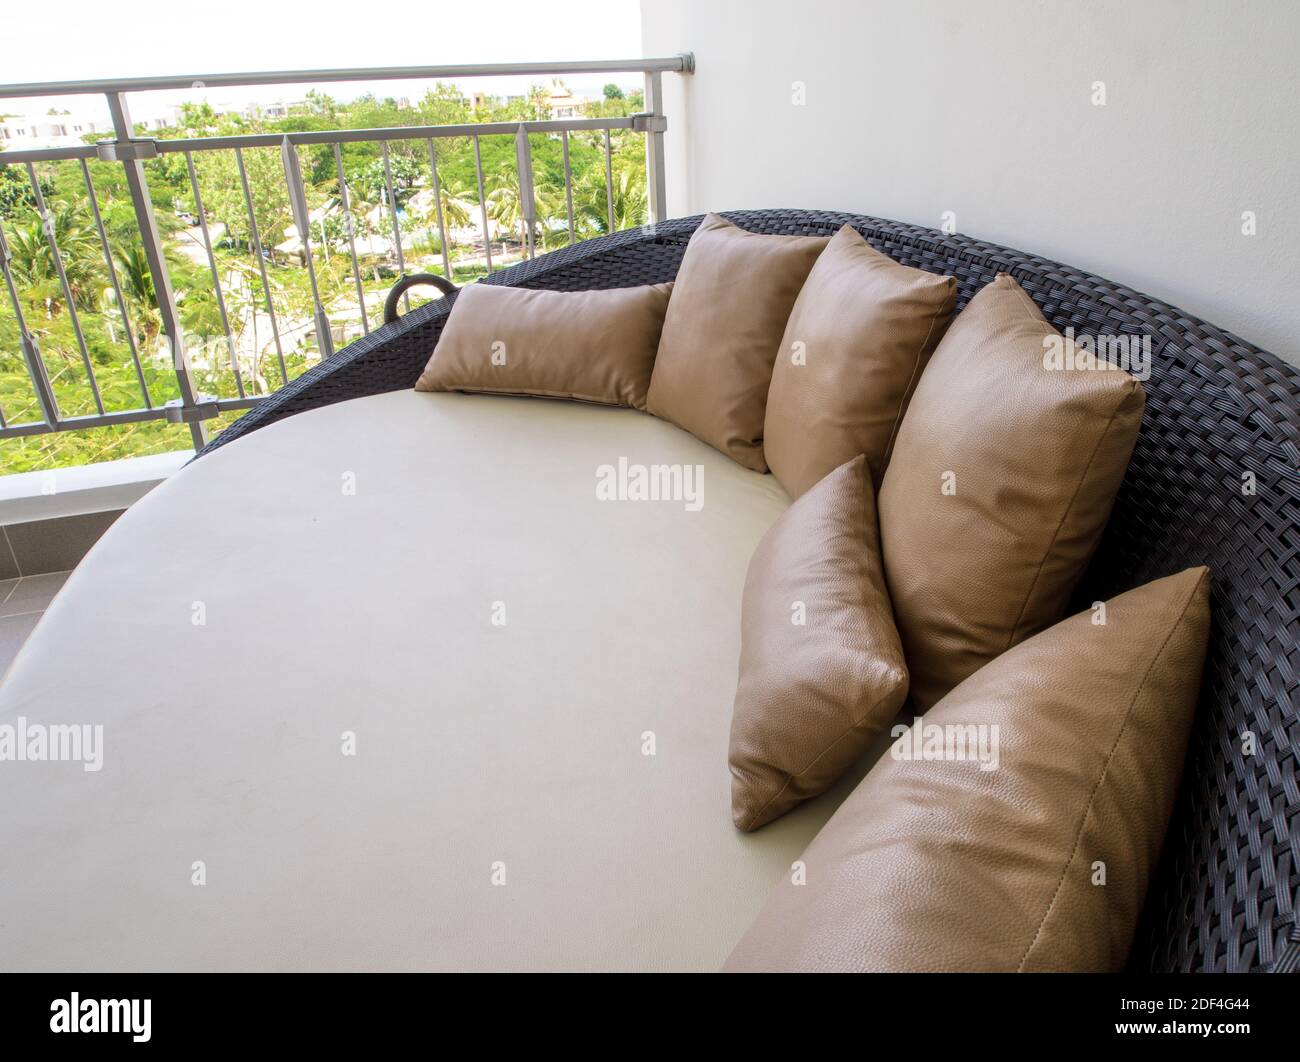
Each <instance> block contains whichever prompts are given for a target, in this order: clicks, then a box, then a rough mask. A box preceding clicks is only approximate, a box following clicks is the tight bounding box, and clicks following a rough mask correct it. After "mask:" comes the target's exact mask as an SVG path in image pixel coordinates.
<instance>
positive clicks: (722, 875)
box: [0, 392, 860, 970]
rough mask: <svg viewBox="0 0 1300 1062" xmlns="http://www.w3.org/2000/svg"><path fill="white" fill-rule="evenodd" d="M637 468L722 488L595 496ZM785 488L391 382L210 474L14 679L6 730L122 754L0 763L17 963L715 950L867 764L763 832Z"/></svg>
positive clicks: (559, 408)
mask: <svg viewBox="0 0 1300 1062" xmlns="http://www.w3.org/2000/svg"><path fill="white" fill-rule="evenodd" d="M620 457H626V458H627V459H628V461H629V462H631V463H642V464H653V463H684V464H689V465H703V466H704V469H705V472H704V505H703V508H702V509H700V511H698V512H690V511H687V508H686V506H685V505H684V504H683V503H681V502H633V501H623V502H617V501H614V502H611V501H599V500H597V497H596V489H595V488H596V475H597V474H596V469H597V466H599V465H602V464H612V465H616V464H617V463H618V460H619V458H620ZM349 474H351V477H352V478H353V479H354V482H355V493H354V494H349V493H345V490H344V485H345V482H347V481H348V479H349ZM788 504H789V499H788V498H787V496H786V495H785V493H784V492H783V491H782V490H781V488H780V487H779V486H778V485H777V484H776V483H775V481H774V480H773V479H772V477H770V476H761V475H757V474H755V473H753V472H749V471H747V470H745V469H743V468H741V467H740V466H739V465H736V464H735V463H734V462H732V461H730V460H728V459H727V458H726V457H724V456H722V455H721V454H719V453H717V452H715V451H714V450H712V449H711V448H709V447H707V446H705V445H704V444H702V443H700V442H698V441H697V440H695V439H694V438H692V437H691V436H690V435H688V434H686V433H685V432H682V431H680V430H678V429H677V428H675V427H673V426H671V425H669V424H666V423H664V422H662V421H659V420H656V419H654V418H652V417H649V416H646V415H644V414H641V413H637V412H633V411H630V410H613V409H602V408H597V407H592V406H584V405H579V404H575V403H565V402H550V401H544V400H535V399H511V398H495V397H487V396H463V395H432V394H416V393H414V392H395V393H392V394H386V395H381V396H377V397H372V398H364V399H358V400H355V401H351V402H345V403H341V404H339V405H335V406H331V407H328V408H326V409H322V410H317V411H314V412H311V413H307V414H303V415H300V416H297V417H293V418H290V419H289V420H286V421H283V422H281V423H279V424H276V425H273V426H271V427H269V428H265V429H263V430H261V431H258V432H256V433H254V434H252V435H250V436H249V437H247V438H245V439H242V440H240V441H238V442H235V443H233V444H232V445H230V446H228V447H225V448H223V449H221V450H219V451H217V452H216V453H214V454H213V455H211V456H209V457H205V458H203V459H202V460H201V461H198V462H196V463H195V464H193V465H191V466H189V467H188V468H186V469H184V470H183V471H182V472H180V473H179V474H178V475H176V476H174V477H173V478H172V479H170V480H169V481H168V482H166V483H165V484H163V485H162V486H160V487H159V488H158V489H157V490H155V491H154V492H153V493H151V494H150V495H148V496H147V497H146V498H144V499H143V500H142V501H141V502H139V503H138V504H137V505H135V506H134V507H133V508H132V509H131V510H130V511H129V512H128V513H127V514H126V515H125V516H124V517H123V518H122V519H120V520H119V521H118V522H117V523H116V524H115V525H114V526H113V528H112V529H111V530H110V531H109V532H108V533H107V534H106V535H105V536H104V538H103V540H102V541H101V542H100V543H98V544H97V545H96V546H95V548H94V549H93V550H92V552H91V553H90V555H89V556H88V557H87V558H86V559H85V561H84V562H83V563H82V565H81V566H80V567H79V568H78V569H77V571H76V572H74V573H73V575H72V576H71V577H70V578H69V580H68V582H67V584H66V586H65V587H64V589H63V591H62V592H61V593H60V594H59V596H58V598H57V599H56V600H55V601H54V602H53V604H52V605H51V606H50V608H49V610H48V611H47V613H46V614H45V616H44V618H43V620H42V621H41V623H40V625H39V626H38V628H37V629H36V631H35V632H34V633H33V635H32V637H31V639H30V641H29V642H28V644H27V646H26V647H25V648H24V650H23V651H22V653H21V654H20V656H19V657H18V659H17V660H16V661H15V662H14V665H13V667H12V669H11V670H10V672H9V674H8V676H7V678H6V679H5V681H4V683H3V686H0V724H8V725H14V726H16V725H17V719H18V717H19V716H22V717H25V718H26V720H27V725H28V726H29V727H31V726H32V725H34V724H41V725H48V724H89V725H95V724H102V726H103V728H104V730H103V742H104V750H103V752H104V761H103V766H102V769H101V770H99V771H97V772H88V771H85V770H84V769H83V767H82V765H81V764H78V763H67V762H63V763H50V762H4V763H0V808H3V814H2V815H0V853H3V855H2V856H0V965H2V966H3V967H5V968H7V969H46V968H50V969H172V968H179V969H257V970H269V969H292V970H298V969H493V970H505V969H641V970H657V969H684V970H697V969H699V970H707V969H714V968H716V967H718V966H719V965H720V964H721V962H722V960H723V959H724V958H725V957H726V955H727V953H728V952H729V950H730V949H731V947H732V945H733V944H734V943H735V941H736V940H737V938H738V937H739V936H740V935H741V933H742V932H743V931H744V929H745V928H746V926H747V925H748V924H749V922H750V920H751V919H752V917H753V916H754V914H755V913H756V912H757V910H758V908H759V906H760V905H761V903H762V900H763V898H764V896H765V895H766V893H767V891H768V889H769V888H770V887H771V885H772V884H773V883H774V882H775V881H776V879H777V878H778V877H779V876H780V875H781V874H782V873H784V872H786V871H787V870H788V867H789V865H790V863H791V861H792V860H794V859H795V858H796V857H797V856H798V854H799V853H800V852H801V851H802V849H803V847H804V845H805V844H806V842H807V841H808V840H809V839H810V838H811V837H812V835H813V834H814V833H815V832H816V830H817V829H818V828H819V827H820V825H821V823H822V822H823V821H824V820H825V819H826V818H827V817H828V816H829V815H830V813H831V811H832V810H833V809H834V808H835V807H836V806H837V805H838V803H839V801H840V800H841V799H842V798H843V796H844V794H845V793H846V792H847V791H848V790H849V789H850V788H851V787H852V785H853V784H854V782H855V780H856V777H857V775H858V774H860V772H855V774H854V776H853V777H850V778H847V779H845V780H844V781H843V783H842V784H841V785H840V786H839V787H838V788H837V789H836V790H835V791H834V792H832V793H830V794H827V795H826V796H825V797H823V798H821V799H819V800H815V801H812V802H810V803H809V804H807V805H805V806H804V807H803V808H801V809H800V810H797V811H795V812H794V813H792V814H791V815H788V816H787V817H785V818H784V819H781V820H780V821H778V822H776V823H774V824H773V825H771V826H768V827H766V828H764V829H763V830H761V831H759V832H758V833H756V834H754V835H743V834H740V833H738V832H736V830H735V829H734V828H733V826H732V824H731V814H730V798H729V786H730V779H729V775H728V772H727V733H728V727H729V724H730V718H731V701H732V697H733V694H734V692H735V678H736V662H737V659H738V655H739V609H740V593H741V587H742V585H743V581H744V574H745V567H746V564H747V563H748V560H749V557H750V554H751V552H752V550H753V548H754V546H755V544H756V543H757V541H758V539H759V537H760V536H761V535H762V533H763V531H764V530H765V529H766V528H767V527H768V526H769V525H770V524H771V523H772V522H773V520H775V519H776V517H777V516H778V515H779V514H780V513H781V512H782V510H783V509H784V508H785V507H786V506H787V505H788ZM498 601H501V602H504V603H505V608H506V612H505V618H506V625H505V626H504V627H500V626H494V625H493V624H492V622H491V619H492V615H493V607H494V602H498ZM196 603H202V610H203V615H202V616H201V617H200V618H203V619H204V620H205V622H204V623H203V624H201V625H199V624H196V623H195V622H194V621H195V618H196V617H197V616H198V613H197V612H196V608H197V606H196ZM345 731H352V732H354V733H355V735H356V755H355V756H345V755H343V752H342V746H343V741H344V737H343V735H344V732H345ZM647 731H652V732H653V734H654V740H655V743H656V754H655V755H654V756H646V755H643V753H642V745H643V734H644V733H645V732H647ZM196 861H201V862H202V863H203V864H204V869H205V875H206V884H202V885H197V884H194V883H193V879H194V876H195V870H194V869H193V867H194V864H195V862H196ZM494 864H504V871H505V884H504V885H500V884H494V883H493V876H494ZM499 869H500V868H498V870H499ZM498 876H499V875H498Z"/></svg>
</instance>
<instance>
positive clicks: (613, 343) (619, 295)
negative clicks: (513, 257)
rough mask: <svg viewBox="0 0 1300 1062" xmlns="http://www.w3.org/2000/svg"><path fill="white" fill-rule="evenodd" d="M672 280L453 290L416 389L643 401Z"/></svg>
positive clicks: (630, 403)
mask: <svg viewBox="0 0 1300 1062" xmlns="http://www.w3.org/2000/svg"><path fill="white" fill-rule="evenodd" d="M671 291H672V285H671V284H649V285H646V286H643V287H637V288H612V289H607V290H602V291H530V290H528V289H525V288H508V287H499V286H497V285H493V284H471V285H470V286H469V287H467V288H465V289H464V290H462V291H461V292H460V293H459V294H458V295H457V296H456V303H455V305H454V306H453V307H452V309H451V314H450V315H449V316H448V318H447V323H446V324H445V325H443V328H442V335H441V337H439V339H438V345H437V346H436V347H435V348H434V351H433V356H432V357H430V359H429V363H428V364H427V365H426V366H425V367H424V372H422V373H421V374H420V378H419V380H418V381H416V384H415V389H416V390H417V391H486V392H490V393H493V394H526V395H539V396H542V397H545V398H576V399H580V400H582V401H584V402H600V403H603V404H606V405H616V406H632V407H633V408H635V409H645V398H646V390H647V388H648V387H649V386H650V374H651V372H652V370H653V369H654V360H655V351H656V350H657V349H658V345H659V333H660V332H661V331H662V329H663V322H664V314H665V312H666V311H667V309H668V296H669V293H670V292H671Z"/></svg>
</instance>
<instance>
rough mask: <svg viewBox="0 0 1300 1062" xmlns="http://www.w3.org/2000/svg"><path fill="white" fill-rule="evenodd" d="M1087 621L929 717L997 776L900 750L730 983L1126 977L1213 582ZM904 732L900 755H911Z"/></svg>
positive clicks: (1187, 722)
mask: <svg viewBox="0 0 1300 1062" xmlns="http://www.w3.org/2000/svg"><path fill="white" fill-rule="evenodd" d="M1094 616H1095V613H1094V612H1093V611H1091V610H1090V611H1087V612H1083V613H1080V614H1079V615H1077V616H1074V617H1072V618H1070V619H1068V620H1065V621H1064V622H1062V623H1060V624H1058V625H1057V626H1055V627H1052V628H1051V629H1050V630H1047V631H1045V632H1043V633H1042V634H1039V635H1037V636H1036V637H1033V638H1031V639H1029V640H1028V641H1026V642H1024V643H1022V644H1021V645H1018V646H1017V647H1016V648H1014V649H1012V650H1011V651H1010V652H1008V653H1007V654H1006V655H1004V656H1002V657H999V658H998V659H997V660H995V661H993V662H992V663H991V664H988V665H987V666H985V667H984V668H983V669H982V670H981V671H979V672H978V673H976V674H975V675H974V676H972V677H971V678H969V679H967V680H966V681H965V682H963V683H962V684H961V685H960V686H958V687H957V689H955V690H953V692H952V693H950V694H949V695H948V696H947V697H945V698H944V699H943V700H942V701H941V702H940V703H939V704H938V705H936V706H935V707H934V709H933V710H932V711H930V712H929V713H928V714H927V715H926V716H925V717H924V719H923V721H922V722H923V724H924V726H925V727H931V726H943V725H946V724H955V725H959V726H964V727H976V726H988V727H992V726H997V727H998V728H999V729H998V738H999V740H998V744H997V752H998V757H997V763H998V765H997V767H996V768H995V769H993V770H981V769H980V766H979V764H978V763H976V762H969V761H954V760H952V759H948V760H941V759H930V760H923V759H917V758H913V759H910V760H908V759H899V758H896V757H895V756H894V755H893V751H894V750H891V753H889V754H886V756H885V757H884V758H883V759H882V760H881V761H880V762H879V763H878V764H876V765H875V766H874V767H873V768H872V769H871V771H870V772H869V773H868V774H867V776H866V778H864V779H863V780H862V782H861V783H860V784H859V786H858V788H857V789H856V790H854V792H853V794H852V795H851V796H850V797H849V798H848V800H846V801H845V802H844V803H843V804H842V805H841V806H840V809H839V810H838V811H837V812H836V813H835V815H834V816H833V817H832V818H831V820H830V822H828V823H827V824H826V826H825V827H823V829H822V831H821V833H819V834H818V835H817V837H816V838H815V839H814V840H813V842H812V844H811V845H809V847H808V849H807V851H806V852H805V853H804V854H803V856H802V857H801V861H802V862H803V864H804V866H805V868H806V869H805V874H806V880H807V883H806V884H805V885H794V884H792V883H791V881H790V879H789V878H785V879H783V881H782V883H781V884H779V885H778V886H777V887H776V889H775V890H774V891H773V893H772V895H771V897H770V898H769V899H768V902H767V905H766V906H765V907H764V908H763V911H762V912H761V913H760V914H759V916H758V918H757V920H756V921H755V923H754V925H753V926H752V927H751V928H750V930H749V931H748V932H747V933H746V934H745V936H744V937H743V938H742V939H741V941H740V943H739V944H738V945H737V947H736V949H735V950H734V951H733V952H732V954H731V957H730V959H728V961H727V964H726V968H727V969H730V970H892V971H987V970H994V971H1013V970H1026V971H1028V970H1034V971H1042V970H1064V971H1114V970H1119V969H1120V968H1122V967H1123V965H1124V963H1125V960H1126V957H1127V955H1128V950H1129V947H1130V944H1131V942H1132V937H1133V930H1134V927H1135V925H1136V923H1137V918H1138V914H1139V912H1140V910H1141V907H1142V902H1143V899H1144V896H1145V893H1146V889H1147V882H1148V879H1149V878H1150V875H1151V872H1152V870H1153V868H1154V866H1155V863H1156V860H1157V858H1158V857H1159V853H1160V848H1161V844H1162V841H1163V838H1164V833H1165V828H1166V825H1167V823H1168V820H1169V814H1170V810H1171V808H1172V806H1173V800H1174V794H1175V792H1176V790H1177V787H1178V781H1179V775H1180V773H1181V771H1182V764H1183V754H1184V751H1185V747H1186V744H1187V736H1188V732H1189V730H1190V727H1191V720H1192V715H1193V712H1194V709H1195V705H1196V698H1197V692H1198V690H1199V687H1200V675H1201V667H1202V664H1203V662H1204V658H1205V643H1206V636H1207V633H1208V630H1209V621H1210V610H1209V576H1208V572H1207V570H1206V569H1205V568H1190V569H1188V570H1187V571H1185V572H1182V573H1180V574H1178V575H1173V576H1169V577H1167V578H1164V579H1158V580H1156V581H1155V582H1153V583H1148V584H1147V585H1146V586H1143V587H1140V588H1138V589H1136V590H1130V591H1129V592H1128V593H1126V594H1122V595H1120V596H1119V597H1117V598H1114V599H1113V600H1112V601H1110V602H1108V603H1107V606H1106V612H1105V623H1104V624H1100V625H1099V624H1097V623H1095V622H1094ZM915 726H916V724H914V727H913V729H915ZM912 732H913V731H912V730H908V731H907V732H906V733H905V734H904V735H903V737H902V738H901V739H900V740H899V741H898V742H896V743H895V746H894V748H895V749H898V748H900V747H902V748H914V747H915V746H914V744H913V742H912ZM988 733H990V734H991V731H988ZM922 735H923V736H924V735H925V732H924V731H922ZM990 747H991V746H990ZM1103 875H1104V877H1103Z"/></svg>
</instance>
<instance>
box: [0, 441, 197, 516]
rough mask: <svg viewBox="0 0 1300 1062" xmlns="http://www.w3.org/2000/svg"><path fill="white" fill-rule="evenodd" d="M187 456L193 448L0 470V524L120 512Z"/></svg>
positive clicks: (169, 473)
mask: <svg viewBox="0 0 1300 1062" xmlns="http://www.w3.org/2000/svg"><path fill="white" fill-rule="evenodd" d="M193 456H194V451H193V450H176V451H173V452H172V453H166V454H153V455H151V456H149V457H128V458H126V459H124V460H121V461H104V462H102V463H100V464H96V465H78V466H76V467H75V468H58V469H54V470H53V471H49V472H20V473H18V474H17V475H13V476H0V525H9V524H22V523H29V522H31V521H33V520H53V519H59V518H62V517H69V516H84V515H86V514H87V513H104V512H113V511H118V512H120V511H121V510H123V509H125V508H127V507H128V506H130V505H131V504H133V503H134V502H136V501H139V500H140V499H141V498H143V497H144V496H145V495H146V494H147V493H149V491H151V490H152V489H153V488H154V487H156V486H157V485H158V484H159V483H161V482H162V481H163V480H164V479H166V478H167V477H168V476H170V475H171V474H172V473H173V472H175V471H176V470H177V469H178V468H180V467H181V466H182V465H183V464H185V462H186V461H188V460H189V459H190V458H191V457H193Z"/></svg>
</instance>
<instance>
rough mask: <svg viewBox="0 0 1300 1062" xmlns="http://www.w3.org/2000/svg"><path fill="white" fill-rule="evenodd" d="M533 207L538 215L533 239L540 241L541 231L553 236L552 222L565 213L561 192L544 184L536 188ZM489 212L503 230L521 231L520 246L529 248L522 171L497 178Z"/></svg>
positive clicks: (506, 171)
mask: <svg viewBox="0 0 1300 1062" xmlns="http://www.w3.org/2000/svg"><path fill="white" fill-rule="evenodd" d="M533 204H534V210H535V212H536V213H535V219H534V224H535V226H537V227H535V228H534V231H533V237H534V239H536V238H537V236H538V229H539V228H540V231H541V233H542V234H543V235H545V234H547V233H549V232H550V230H551V222H552V221H553V220H554V219H555V218H556V217H558V216H563V213H564V209H563V207H562V206H561V203H560V194H559V193H558V192H557V190H556V189H554V188H551V187H550V186H549V185H544V184H534V185H533ZM487 209H488V216H489V217H490V218H492V220H494V221H495V222H496V223H497V224H498V225H499V226H501V227H502V228H506V229H518V231H519V243H520V245H521V246H526V245H527V243H528V230H527V225H526V222H525V220H524V211H523V203H522V198H521V193H520V190H519V172H518V170H513V169H510V170H505V171H502V172H501V173H498V174H496V175H495V176H494V177H493V179H492V186H491V191H489V192H488V194H487Z"/></svg>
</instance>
